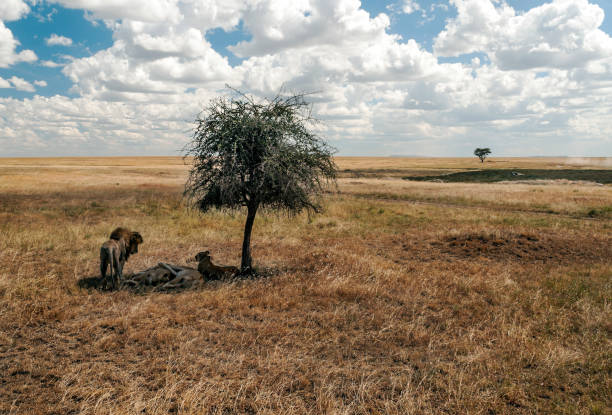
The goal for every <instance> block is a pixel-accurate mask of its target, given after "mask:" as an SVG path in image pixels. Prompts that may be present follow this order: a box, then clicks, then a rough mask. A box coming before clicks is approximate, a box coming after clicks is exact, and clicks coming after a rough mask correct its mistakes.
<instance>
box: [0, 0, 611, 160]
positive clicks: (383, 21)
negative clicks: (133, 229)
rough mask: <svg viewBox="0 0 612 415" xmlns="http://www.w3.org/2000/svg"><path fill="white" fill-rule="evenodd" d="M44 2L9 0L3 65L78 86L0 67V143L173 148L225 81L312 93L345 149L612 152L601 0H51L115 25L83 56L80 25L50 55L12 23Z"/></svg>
mask: <svg viewBox="0 0 612 415" xmlns="http://www.w3.org/2000/svg"><path fill="white" fill-rule="evenodd" d="M38 3H40V2H38ZM36 4H37V3H36V2H26V1H24V0H5V2H3V5H0V68H5V71H6V70H8V71H9V72H10V71H11V68H16V67H23V66H24V65H26V66H27V65H32V66H37V67H45V68H48V70H56V71H58V73H59V71H61V74H62V76H63V77H66V78H67V79H68V80H69V81H70V82H69V84H70V89H69V90H67V91H65V93H57V94H53V95H45V94H44V93H42V92H41V93H38V92H37V91H43V90H44V89H45V88H48V87H49V86H52V83H53V82H54V81H53V80H52V79H51V78H49V79H26V77H25V76H23V77H21V76H17V75H18V74H13V73H9V75H12V76H10V77H9V76H8V75H6V76H5V77H2V76H1V75H2V74H3V73H6V72H0V93H2V92H3V91H5V92H7V91H9V92H10V91H23V92H24V93H28V95H25V96H22V97H17V96H11V95H10V94H8V93H7V94H5V95H4V98H0V156H2V155H4V156H12V155H15V156H18V155H22V156H23V155H34V156H44V155H138V154H139V155H148V154H151V155H155V154H170V155H172V154H178V151H180V149H181V148H182V146H183V145H184V143H185V141H186V140H188V138H189V128H190V122H191V121H192V120H193V119H194V118H195V116H196V115H197V114H198V112H199V111H200V110H201V109H202V106H203V105H205V104H206V103H207V102H208V101H209V100H210V99H211V98H213V97H215V96H218V95H220V94H227V93H229V91H228V90H227V89H225V85H226V84H229V85H231V86H232V87H235V88H237V89H240V90H242V91H246V92H249V93H252V94H255V95H257V96H261V97H264V96H268V97H269V96H273V95H274V94H276V93H277V92H278V91H279V90H280V89H281V88H284V89H285V90H287V91H316V92H315V93H314V94H313V95H311V99H312V101H313V103H314V107H313V108H314V111H315V115H316V116H317V117H318V118H320V119H321V120H323V121H324V123H322V124H321V126H320V127H319V128H320V129H321V130H320V133H321V134H322V135H323V136H325V137H327V138H328V139H329V140H330V143H331V144H332V145H334V146H335V147H337V148H338V149H339V150H340V151H339V154H340V155H351V154H355V155H369V154H372V155H393V154H415V155H442V156H453V155H470V154H471V151H472V150H473V149H474V148H475V147H478V146H487V147H491V148H492V149H493V151H494V154H497V155H517V156H518V155H564V154H566V155H584V156H609V155H611V154H612V125H611V124H610V122H609V119H610V117H611V115H612V100H611V99H610V96H612V94H611V92H612V89H611V88H612V38H611V37H610V35H609V34H608V33H606V32H604V31H603V30H602V29H601V27H602V23H603V21H604V18H605V12H604V9H602V7H601V6H600V5H598V4H596V3H594V2H593V1H589V0H552V1H549V2H544V1H542V2H541V5H539V6H537V7H534V8H532V9H530V10H527V11H518V10H515V9H513V8H512V7H511V6H509V5H508V4H507V3H506V2H504V1H501V0H450V1H439V2H436V3H433V4H431V3H430V2H424V1H418V0H403V1H396V2H390V3H388V4H387V6H388V7H386V9H385V10H386V12H385V13H379V14H376V15H373V14H371V13H369V12H368V11H366V10H365V9H364V7H363V6H364V5H362V4H361V2H360V1H359V0H338V1H334V2H330V1H327V0H296V1H293V2H285V1H282V0H244V1H238V0H131V1H118V0H109V1H105V2H100V1H98V0H49V1H47V2H46V5H47V7H62V8H65V9H79V10H83V12H84V15H83V18H84V19H85V18H86V19H88V20H89V21H90V24H92V25H99V26H100V27H102V28H105V30H110V31H111V32H112V45H111V46H110V47H107V48H103V49H101V50H98V51H96V52H93V53H90V54H88V55H86V56H81V57H77V56H73V55H71V48H75V47H76V45H77V44H78V43H79V42H82V41H83V39H77V38H74V36H72V37H71V36H66V34H65V33H62V32H61V28H60V27H58V28H56V29H57V30H55V32H54V33H53V34H52V35H50V36H46V37H45V39H44V47H46V48H49V49H50V50H57V49H61V51H60V52H56V54H55V55H53V56H54V59H52V60H44V59H42V58H39V56H43V55H44V54H45V51H44V50H38V49H37V50H31V49H27V48H23V47H21V46H20V42H19V39H17V38H16V37H15V36H14V34H13V32H12V31H11V29H10V28H9V27H8V26H6V25H5V22H14V21H18V20H20V19H23V18H25V17H26V16H28V15H29V14H32V13H34V7H35V5H36ZM427 4H430V6H427ZM444 8H446V9H444ZM440 10H450V11H452V12H453V14H452V16H451V17H449V18H447V19H446V20H445V22H444V24H443V26H442V29H441V30H439V31H437V32H432V33H431V34H430V35H429V38H430V43H431V47H428V46H426V45H425V44H424V43H423V42H421V43H419V42H417V41H416V40H415V39H413V38H410V37H407V36H406V35H403V36H402V35H400V34H398V33H396V32H395V31H394V30H393V28H394V27H396V26H397V25H395V26H394V24H393V21H395V20H396V19H401V18H402V16H403V15H408V14H409V15H411V16H415V18H418V19H420V20H421V21H422V22H424V23H423V24H425V22H427V21H428V20H432V19H434V18H435V14H436V13H439V12H440ZM48 19H53V16H51V17H48ZM415 30H418V27H417V28H415ZM32 31H33V32H35V31H36V28H35V27H32ZM236 33H240V34H242V36H241V37H239V38H236V40H233V41H232V37H231V36H232V34H236ZM213 34H214V35H215V36H213ZM219 34H220V35H219ZM219 36H221V37H224V36H225V37H226V38H227V39H228V44H227V48H225V46H223V44H222V43H220V42H219V40H218V38H219ZM62 48H63V49H62ZM53 68H55V69H53Z"/></svg>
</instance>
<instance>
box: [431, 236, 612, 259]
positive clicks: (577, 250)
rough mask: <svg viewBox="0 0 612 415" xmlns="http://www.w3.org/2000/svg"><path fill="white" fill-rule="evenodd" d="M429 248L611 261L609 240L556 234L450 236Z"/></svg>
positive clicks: (458, 253) (467, 254)
mask: <svg viewBox="0 0 612 415" xmlns="http://www.w3.org/2000/svg"><path fill="white" fill-rule="evenodd" d="M429 244H430V246H431V247H432V248H434V249H436V250H438V251H439V252H440V253H442V254H446V255H451V256H454V257H458V258H480V257H484V258H489V259H493V260H516V261H528V262H532V261H541V262H578V261H591V260H592V261H597V260H606V259H608V260H609V259H610V258H612V250H611V249H610V241H600V242H598V241H595V240H592V239H591V240H589V241H583V242H581V243H578V242H577V241H576V240H575V239H567V238H561V237H559V236H555V235H540V236H536V235H533V234H526V233H519V234H513V233H505V234H487V233H468V234H459V235H449V236H445V237H443V238H442V239H441V240H439V241H432V242H430V243H429Z"/></svg>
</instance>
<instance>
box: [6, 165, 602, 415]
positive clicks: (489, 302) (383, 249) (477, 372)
mask: <svg viewBox="0 0 612 415" xmlns="http://www.w3.org/2000/svg"><path fill="white" fill-rule="evenodd" d="M604 161H605V160H597V159H595V160H591V159H580V160H573V161H571V160H570V161H568V160H564V159H499V160H496V159H493V160H491V165H492V166H494V168H496V169H499V168H506V167H507V168H519V167H520V168H530V169H548V168H550V169H555V168H564V169H567V168H577V169H584V168H588V165H589V163H591V164H592V165H593V168H597V169H602V168H606V166H605V163H604ZM338 164H339V166H340V169H341V170H342V171H343V173H342V174H341V178H340V180H339V181H338V188H337V189H330V191H329V193H328V194H326V195H325V206H326V210H325V212H324V213H323V214H321V215H314V216H313V215H310V216H309V215H307V214H303V215H298V216H297V217H292V218H288V217H284V216H279V215H276V214H274V213H272V212H269V213H265V212H263V214H262V215H260V216H258V218H257V220H256V223H255V227H254V235H253V243H254V245H253V255H254V261H255V264H256V266H257V267H258V268H259V269H260V271H261V276H260V277H259V278H252V279H246V280H240V279H238V280H233V281H231V282H210V283H207V284H205V285H204V286H203V287H202V288H199V289H196V290H186V291H181V292H174V293H153V292H147V293H134V292H131V291H127V290H123V291H118V292H106V291H98V290H96V289H91V288H84V287H85V286H84V285H83V284H80V282H82V281H84V280H87V279H92V278H94V277H96V276H97V274H98V270H97V269H98V251H99V247H100V245H101V244H102V242H104V240H105V239H106V238H107V237H108V234H109V233H110V231H111V230H112V229H113V228H114V227H115V226H119V225H122V226H127V227H130V228H132V229H135V230H138V231H139V232H140V233H141V234H142V235H143V237H144V240H145V241H144V244H143V245H142V246H141V249H140V252H139V253H138V254H136V255H134V256H133V257H131V258H130V261H129V262H128V263H127V265H126V272H127V273H131V272H137V271H139V270H142V269H145V268H148V267H151V266H153V265H155V264H157V263H158V262H160V261H165V262H169V263H175V264H186V260H187V259H188V258H190V257H192V256H193V255H194V254H195V253H197V252H199V251H201V250H210V252H211V254H212V256H213V259H214V260H215V261H218V262H220V263H223V264H234V265H237V264H238V262H239V258H240V246H241V242H242V240H241V237H242V228H243V220H244V215H243V214H241V213H234V214H230V213H228V212H211V213H208V214H206V215H201V214H199V213H197V212H194V211H192V210H189V209H188V208H187V207H186V206H185V205H184V202H183V201H182V199H181V193H182V185H183V183H184V180H185V177H186V167H185V165H184V164H183V161H182V159H180V158H178V157H176V158H172V157H166V158H74V159H71V158H66V159H0V232H2V238H0V414H71V413H72V414H134V413H141V414H168V413H179V414H201V413H211V414H232V413H236V414H243V413H247V414H248V413H262V414H279V413H283V414H303V413H312V414H318V413H329V414H373V413H379V414H410V413H412V414H440V413H448V414H464V413H465V414H536V413H554V414H608V413H611V412H610V408H611V407H612V400H611V398H610V397H611V396H612V352H611V350H612V324H611V322H612V309H611V307H612V248H611V247H612V218H611V217H610V211H611V206H612V186H610V185H605V186H594V185H591V184H589V183H556V182H550V183H547V184H546V185H542V184H537V185H534V184H529V183H518V184H517V183H496V184H483V183H432V182H413V181H406V180H403V179H401V177H404V176H406V175H407V174H408V175H410V174H413V175H433V174H440V172H442V171H466V170H469V169H478V168H480V167H481V166H480V163H479V162H478V161H477V160H476V159H473V160H472V159H400V158H389V159H384V158H375V159H367V158H355V159H352V158H340V159H338ZM485 165H486V167H485V168H488V167H490V166H489V165H487V163H485ZM559 166H561V167H559ZM585 166H587V167H585Z"/></svg>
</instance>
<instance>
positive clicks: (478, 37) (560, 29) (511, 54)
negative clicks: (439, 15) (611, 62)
mask: <svg viewBox="0 0 612 415" xmlns="http://www.w3.org/2000/svg"><path fill="white" fill-rule="evenodd" d="M451 3H452V4H453V5H454V6H455V7H456V8H457V12H458V14H457V17H456V18H454V19H451V20H450V21H449V23H448V24H447V27H446V29H445V30H444V31H442V32H441V33H440V34H439V35H438V36H437V37H436V39H435V42H434V49H435V51H436V53H437V54H438V55H442V56H459V55H462V54H466V53H472V52H484V53H486V54H487V55H488V56H489V58H490V59H491V61H493V62H494V63H496V64H497V65H498V66H499V67H500V68H502V69H506V70H521V69H530V68H576V67H581V66H584V65H585V64H587V63H588V62H589V61H593V60H598V59H602V58H605V57H610V56H612V38H611V37H610V36H609V35H608V34H606V33H605V32H603V31H602V30H600V29H599V27H600V26H601V24H602V22H603V19H604V13H603V10H602V9H601V8H600V7H599V6H597V5H595V4H590V3H589V2H588V0H553V1H552V2H550V3H546V4H543V5H541V6H538V7H534V8H533V9H531V10H529V11H527V12H526V13H524V14H517V13H516V12H515V10H514V9H512V8H511V7H510V6H508V5H507V4H506V3H505V2H501V3H498V2H493V1H492V0H451Z"/></svg>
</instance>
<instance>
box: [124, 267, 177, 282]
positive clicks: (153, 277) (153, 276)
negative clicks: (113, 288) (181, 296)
mask: <svg viewBox="0 0 612 415" xmlns="http://www.w3.org/2000/svg"><path fill="white" fill-rule="evenodd" d="M174 277H175V275H174V273H172V272H170V271H168V269H166V268H164V267H161V266H159V265H157V266H155V267H153V268H149V269H145V270H144V271H140V272H138V273H136V274H134V275H132V276H131V277H130V278H129V279H128V280H125V281H124V282H123V284H122V285H121V286H122V287H126V286H132V287H142V286H156V285H159V284H164V283H166V282H168V281H170V280H171V279H173V278H174Z"/></svg>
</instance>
